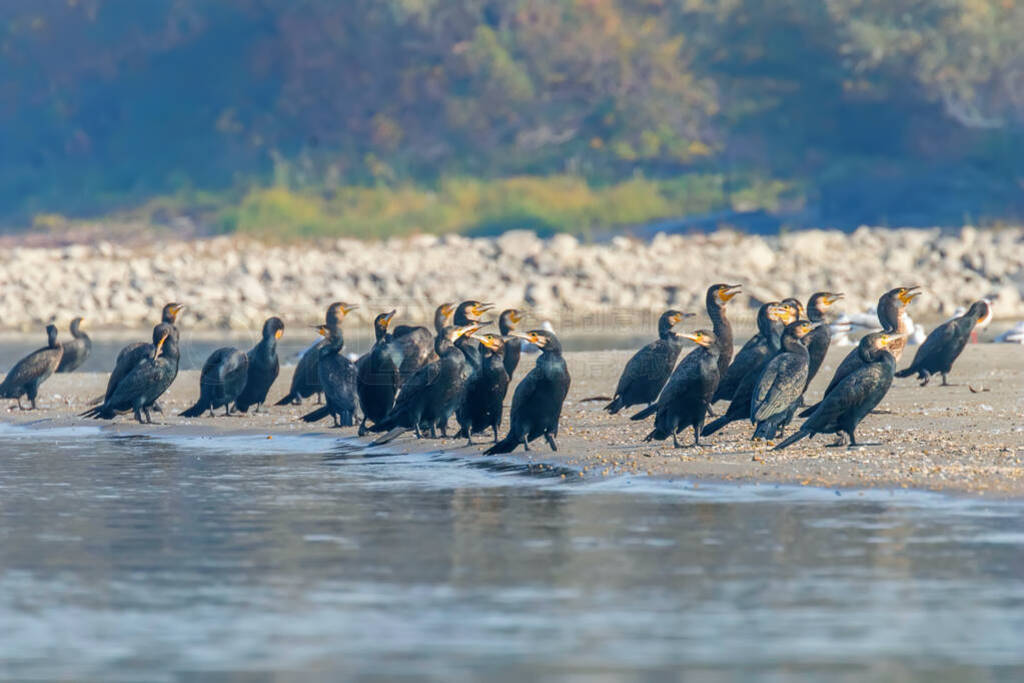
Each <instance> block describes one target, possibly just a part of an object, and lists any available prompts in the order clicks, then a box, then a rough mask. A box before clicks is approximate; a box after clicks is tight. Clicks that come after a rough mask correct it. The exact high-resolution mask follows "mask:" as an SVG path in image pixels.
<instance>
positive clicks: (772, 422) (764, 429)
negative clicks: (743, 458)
mask: <svg viewBox="0 0 1024 683" xmlns="http://www.w3.org/2000/svg"><path fill="white" fill-rule="evenodd" d="M778 430H779V421H778V419H776V418H772V419H768V420H765V421H764V422H759V423H757V426H756V427H754V434H753V436H751V437H750V439H751V441H753V440H754V439H761V440H762V441H769V440H770V439H773V438H775V433H776V432H777V431H778Z"/></svg>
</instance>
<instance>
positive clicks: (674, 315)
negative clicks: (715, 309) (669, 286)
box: [658, 308, 694, 337]
mask: <svg viewBox="0 0 1024 683" xmlns="http://www.w3.org/2000/svg"><path fill="white" fill-rule="evenodd" d="M693 316H694V314H693V313H684V312H683V311H677V310H675V309H674V308H670V309H668V310H667V311H665V312H664V313H662V314H661V317H660V318H658V336H661V337H664V336H665V335H666V334H668V333H669V331H670V330H671V329H672V328H673V327H675V326H676V325H678V324H679V323H681V322H683V321H684V320H686V319H687V318H692V317H693Z"/></svg>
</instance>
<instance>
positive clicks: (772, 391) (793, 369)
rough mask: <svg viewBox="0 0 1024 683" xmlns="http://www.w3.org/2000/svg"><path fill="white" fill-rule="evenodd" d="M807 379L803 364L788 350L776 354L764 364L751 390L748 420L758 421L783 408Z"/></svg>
mask: <svg viewBox="0 0 1024 683" xmlns="http://www.w3.org/2000/svg"><path fill="white" fill-rule="evenodd" d="M806 380H807V366H806V365H803V364H801V363H800V361H799V359H798V357H797V356H796V355H794V354H791V353H780V354H779V355H777V356H776V357H775V358H773V359H772V360H771V361H770V362H769V363H768V365H766V366H765V369H764V371H763V372H762V373H761V378H760V379H759V380H758V382H757V387H756V388H755V390H754V396H753V402H752V403H751V411H750V419H751V421H753V422H760V421H762V420H765V419H767V418H769V417H771V416H772V415H775V414H777V413H781V412H783V411H785V410H787V409H788V408H789V407H790V406H791V405H792V404H793V401H795V400H797V399H798V398H800V394H801V393H803V388H804V384H805V383H806Z"/></svg>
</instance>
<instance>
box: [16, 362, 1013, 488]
mask: <svg viewBox="0 0 1024 683" xmlns="http://www.w3.org/2000/svg"><path fill="white" fill-rule="evenodd" d="M848 350H849V349H848V348H839V349H833V350H832V351H831V352H830V353H829V356H828V358H827V359H826V361H825V365H824V367H823V368H822V371H821V373H819V375H818V377H816V378H815V381H814V382H813V383H812V384H811V387H810V390H809V392H808V400H809V401H815V400H817V398H818V396H819V395H820V393H821V391H822V390H823V389H824V387H825V386H826V385H827V383H828V380H829V378H830V376H831V374H832V371H833V370H834V369H835V367H836V365H837V364H838V363H839V361H840V360H842V357H843V356H844V355H845V354H846V353H847V352H848ZM912 353H913V348H911V349H909V350H908V354H910V355H912ZM630 354H631V352H627V351H602V352H578V353H569V354H567V360H568V362H569V368H570V372H571V374H572V377H573V385H572V388H571V390H570V392H569V397H568V399H567V401H566V405H565V408H564V411H563V415H562V427H561V435H560V436H559V439H558V443H559V448H560V450H559V451H558V452H557V453H553V452H551V451H550V450H549V449H548V447H547V445H546V444H544V443H543V441H542V440H539V441H537V442H535V445H534V446H533V450H531V451H530V452H529V453H524V452H523V451H522V450H521V449H520V450H518V451H517V452H516V454H515V457H517V458H523V459H527V460H532V461H535V462H539V463H548V464H551V465H559V466H566V467H569V468H571V469H572V470H574V471H575V473H574V474H573V473H570V474H567V475H565V476H576V477H606V476H614V475H636V474H640V475H644V474H646V475H651V476H656V477H668V478H685V479H687V480H690V481H695V482H696V481H700V480H716V481H737V482H762V483H789V484H799V485H805V486H821V487H837V488H865V487H878V488H900V487H902V488H921V489H932V490H944V491H950V492H958V493H969V494H976V495H985V494H987V495H997V496H1009V497H1020V496H1024V403H1022V401H1024V398H1022V395H1021V387H1022V386H1024V349H1021V347H1019V346H1011V345H997V344H979V345H971V346H969V347H968V348H967V349H966V350H965V351H964V354H963V356H962V357H961V358H960V360H959V361H958V363H957V365H956V367H954V370H953V374H952V375H951V377H950V381H951V382H953V383H954V384H955V386H950V387H940V386H939V385H938V382H939V380H938V379H936V380H933V383H932V384H931V385H929V386H928V387H924V388H921V387H919V386H918V383H917V382H916V381H915V380H913V379H911V378H907V379H897V380H895V382H894V385H893V388H892V390H891V391H890V392H889V395H888V396H887V397H886V399H885V400H884V401H883V403H882V404H881V405H880V406H879V410H884V411H891V414H873V415H869V416H868V417H867V418H866V419H865V420H864V422H863V423H862V424H861V427H860V429H859V430H858V438H859V439H860V440H862V441H863V442H865V444H867V443H871V444H875V445H864V446H861V447H858V448H852V449H849V448H827V447H826V445H827V444H828V443H830V442H831V441H832V437H831V436H828V435H820V436H818V437H817V438H815V439H814V440H813V441H808V440H804V441H802V442H800V443H798V444H796V445H794V446H792V447H790V448H789V449H787V450H786V451H783V452H778V453H773V452H771V451H770V450H769V446H767V445H755V444H753V443H752V442H751V441H749V438H750V434H751V431H752V428H751V426H750V425H749V423H745V422H736V423H733V424H731V425H729V426H728V427H726V428H725V429H723V430H722V431H720V432H718V433H717V434H715V435H714V436H712V437H710V438H708V439H706V443H705V445H703V446H702V447H699V448H693V447H688V448H683V449H674V448H672V445H671V441H667V442H663V443H657V442H654V443H643V442H642V439H643V437H644V436H645V435H646V434H647V432H648V431H649V430H650V427H651V420H647V421H645V422H632V421H630V420H629V418H628V413H631V412H635V410H636V409H633V410H629V411H624V413H620V414H619V415H616V416H610V415H608V414H606V413H605V412H604V411H603V410H602V409H601V408H602V406H603V405H604V402H603V401H586V400H585V399H586V398H588V397H592V396H597V395H610V394H611V392H612V390H613V389H614V386H615V383H616V381H617V379H618V374H619V372H620V370H621V368H622V366H623V364H624V363H625V361H626V360H627V359H628V358H629V356H630ZM533 361H534V357H532V356H524V357H523V362H522V364H521V365H520V368H519V370H517V372H516V376H515V378H514V381H516V380H519V379H521V378H522V376H523V375H524V374H525V372H526V370H527V369H528V368H530V367H532V365H533ZM908 362H909V358H908V357H904V359H903V361H902V362H901V363H900V365H901V366H904V365H906V364H907V363H908ZM292 370H293V368H292V367H286V368H282V371H281V377H280V378H279V379H278V381H277V383H276V384H275V386H274V387H273V388H272V389H271V394H270V395H271V399H272V400H277V399H278V398H279V397H281V396H283V395H284V393H286V391H287V389H288V384H289V382H290V377H291V373H292ZM105 384H106V375H105V374H100V373H75V374H70V375H54V376H53V377H52V378H51V379H50V380H48V381H47V382H46V384H44V385H43V391H42V393H41V395H40V400H39V404H40V409H39V410H37V411H34V412H31V411H19V410H18V409H17V407H16V406H15V405H14V403H13V402H9V403H10V405H4V406H3V407H2V408H0V420H3V421H7V422H12V423H19V424H26V425H32V426H35V427H41V428H47V427H67V426H75V425H90V426H96V425H101V426H103V427H104V429H107V430H110V432H111V433H119V434H146V433H155V434H167V435H171V434H190V435H204V436H205V435H209V436H217V435H228V434H231V433H236V434H250V435H251V434H260V435H264V434H265V435H266V436H267V437H268V438H273V437H274V436H275V435H284V434H288V435H298V434H310V435H320V436H325V437H350V438H352V439H356V436H355V428H351V429H348V428H346V429H340V430H339V429H331V428H329V419H328V420H324V421H323V422H321V423H319V424H314V425H306V424H305V423H302V422H300V421H299V420H298V417H299V416H300V415H302V414H303V413H304V412H307V411H308V410H311V409H312V401H311V400H307V401H306V402H305V403H304V405H302V406H286V407H273V406H271V407H270V408H268V409H266V412H264V413H261V414H252V412H251V411H250V413H249V414H248V415H245V416H240V417H239V416H232V417H223V416H222V415H218V416H217V417H215V418H210V417H203V418H196V419H186V418H183V417H178V416H177V413H179V412H180V411H182V410H184V409H185V408H186V407H188V406H190V405H191V404H192V402H193V401H194V400H195V398H196V396H198V390H199V386H198V385H199V379H198V371H188V372H182V373H180V374H179V376H178V379H177V380H176V381H175V383H174V385H173V386H172V387H171V389H170V391H169V392H168V393H167V394H166V395H165V397H164V398H163V400H162V403H163V405H164V407H165V411H166V414H165V415H163V416H161V415H160V414H158V413H154V421H155V424H153V425H138V424H136V423H135V421H134V420H133V419H132V418H131V416H130V415H126V416H121V417H118V418H117V419H116V420H114V421H113V422H106V421H94V420H85V419H82V418H78V417H75V415H76V414H77V413H78V412H81V411H82V410H85V409H86V408H87V407H88V406H87V401H88V400H89V398H90V397H93V396H96V395H99V394H101V393H102V391H103V388H104V386H105ZM972 389H973V390H974V391H972ZM511 392H512V390H511V389H510V391H509V398H508V399H506V410H507V406H508V404H509V403H510V402H511V396H512V393H511ZM726 405H727V404H725V403H719V404H717V405H716V411H717V412H719V413H721V412H722V411H723V410H724V409H725V407H726ZM506 423H507V417H506ZM452 424H453V425H454V421H453V422H452ZM795 424H799V421H797V422H796V423H795ZM475 439H476V440H478V441H479V442H481V445H480V446H476V447H466V446H464V440H462V439H459V440H456V439H439V440H436V441H435V440H429V439H425V440H422V441H417V440H416V439H415V437H413V436H412V435H411V434H409V435H407V436H403V437H400V438H399V439H397V440H396V441H394V442H392V443H391V444H389V445H388V446H386V447H384V448H386V449H387V450H388V451H392V452H393V451H395V450H402V451H407V452H436V451H439V450H443V451H447V452H452V453H454V454H457V455H460V456H465V457H477V456H478V455H479V454H480V452H482V450H483V448H484V446H483V443H484V442H485V441H487V440H488V439H487V438H486V437H484V436H483V435H481V436H478V437H475ZM366 441H367V442H368V441H369V439H367V440H366ZM680 442H681V443H684V444H689V443H691V442H692V432H691V431H687V432H686V433H684V434H682V435H681V438H680Z"/></svg>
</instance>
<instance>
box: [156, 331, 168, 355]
mask: <svg viewBox="0 0 1024 683" xmlns="http://www.w3.org/2000/svg"><path fill="white" fill-rule="evenodd" d="M165 341H167V334H164V336H162V337H160V341H158V342H157V343H156V350H155V351H154V352H153V360H156V359H157V358H159V357H160V351H161V350H162V349H163V348H164V342H165Z"/></svg>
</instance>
